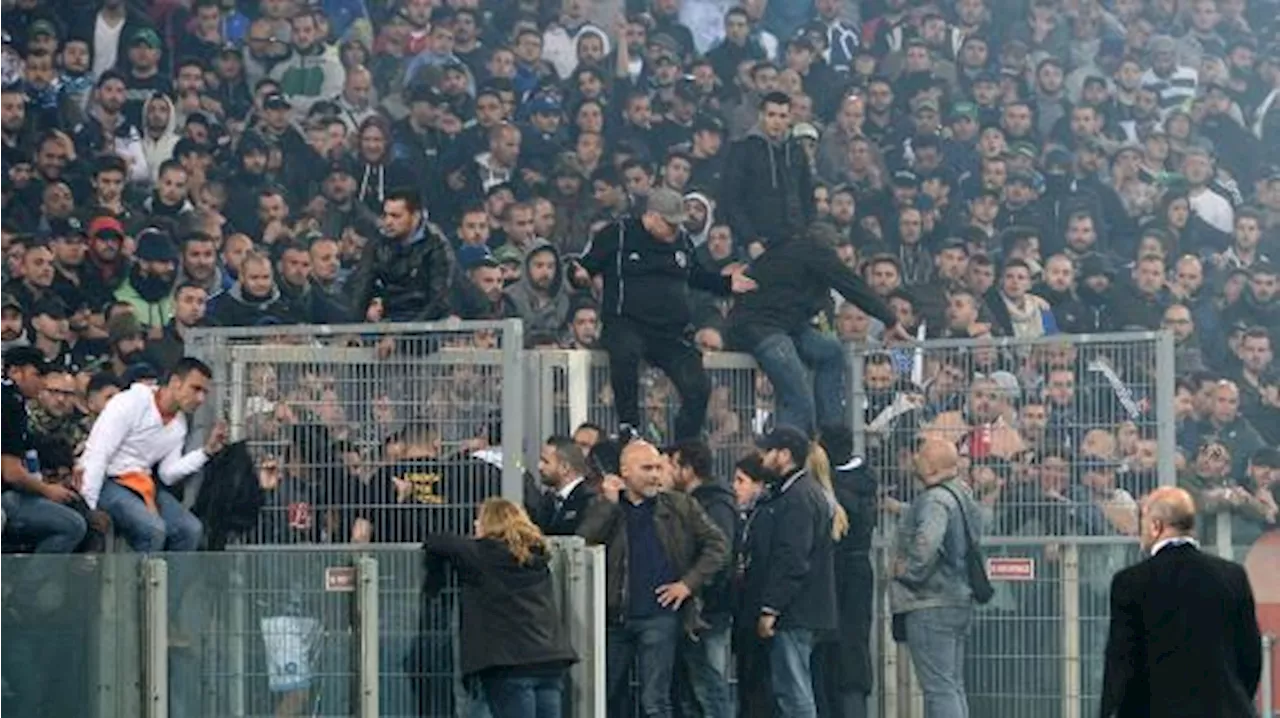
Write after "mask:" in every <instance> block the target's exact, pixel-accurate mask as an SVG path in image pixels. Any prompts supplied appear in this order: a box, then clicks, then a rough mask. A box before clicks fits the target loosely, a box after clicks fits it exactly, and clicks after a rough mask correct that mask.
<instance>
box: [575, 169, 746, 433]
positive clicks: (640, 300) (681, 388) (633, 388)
mask: <svg viewBox="0 0 1280 718" xmlns="http://www.w3.org/2000/svg"><path fill="white" fill-rule="evenodd" d="M684 220H685V211H684V198H682V197H681V196H680V195H679V194H678V193H676V192H674V191H672V190H669V189H666V188H660V189H655V190H653V191H652V192H651V193H649V199H648V203H647V205H646V207H645V211H644V213H643V214H641V215H640V216H639V217H623V218H622V219H620V220H618V221H617V222H614V223H612V224H609V225H607V226H606V227H604V228H603V229H601V230H600V231H599V232H597V233H596V235H595V237H593V238H592V240H591V242H590V243H589V244H588V245H587V247H586V250H585V251H584V252H583V253H582V256H581V257H580V258H578V259H577V260H576V264H575V266H574V267H573V271H572V273H571V275H570V276H571V278H572V280H573V283H574V284H575V285H577V286H579V287H583V286H587V285H588V284H590V278H591V277H592V276H600V277H602V279H603V281H604V291H603V296H602V298H601V303H602V305H603V309H604V311H603V312H602V316H603V319H604V333H603V335H602V337H601V344H603V345H604V348H605V350H606V351H607V352H608V353H609V374H610V379H611V382H612V384H613V396H614V402H615V404H616V406H617V407H618V421H619V422H620V423H621V424H623V425H624V427H627V428H634V427H637V426H639V425H640V401H639V382H640V362H641V360H644V361H647V362H649V363H650V364H653V365H654V366H657V367H658V368H660V369H662V371H663V372H665V373H666V375H667V377H668V378H670V379H671V383H672V384H674V385H675V387H676V390H677V391H678V392H680V413H679V414H678V415H676V419H675V438H676V439H677V440H684V439H696V438H698V435H699V433H700V432H701V431H702V423H703V420H704V419H705V418H706V414H707V400H708V399H709V398H710V395H711V382H710V380H709V379H708V378H707V374H706V372H705V371H704V370H703V368H702V355H701V354H700V353H699V352H698V350H697V348H696V347H695V346H694V344H693V342H692V341H691V340H690V337H689V321H690V312H689V300H688V296H687V295H688V289H689V288H690V287H692V288H694V289H701V290H703V291H708V292H712V293H715V294H720V295H728V294H730V293H738V294H742V293H745V292H750V291H753V290H754V289H755V286H756V285H755V282H754V281H753V280H752V279H751V278H750V277H747V276H746V275H745V274H743V273H742V270H741V269H734V270H732V271H730V272H729V273H728V274H727V275H724V274H713V273H711V272H707V271H706V270H704V269H702V267H701V266H700V265H699V264H698V263H697V262H696V261H695V260H694V258H693V246H692V244H691V243H690V241H689V238H688V236H687V235H686V234H685V232H684V229H683V226H684Z"/></svg>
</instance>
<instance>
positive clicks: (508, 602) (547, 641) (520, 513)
mask: <svg viewBox="0 0 1280 718" xmlns="http://www.w3.org/2000/svg"><path fill="white" fill-rule="evenodd" d="M423 548H424V551H425V553H426V568H427V578H426V586H425V587H424V592H425V593H426V595H427V596H428V597H434V596H435V594H436V593H438V592H439V591H440V589H442V588H443V587H444V583H445V581H444V578H445V570H444V568H445V565H446V564H447V565H451V566H453V567H454V569H456V570H457V574H458V583H459V585H460V588H461V599H460V601H459V602H458V603H459V606H460V607H461V614H462V618H461V643H462V652H461V669H462V674H463V676H465V677H468V678H471V677H476V678H479V679H480V683H481V685H482V686H483V687H484V692H485V698H486V700H487V702H488V704H489V710H490V712H491V713H492V715H493V717H494V718H561V701H562V698H563V693H564V676H565V671H566V669H567V668H568V666H569V665H571V664H572V663H574V662H575V661H576V660H577V657H576V656H575V655H574V653H573V649H572V648H571V647H570V646H569V642H568V639H567V637H566V636H565V635H564V632H563V629H562V628H561V625H562V621H561V620H560V615H559V612H558V610H557V608H556V602H555V595H554V591H553V587H552V583H551V570H550V568H549V566H548V559H549V556H550V551H549V548H548V546H547V540H546V538H545V537H544V536H543V535H542V532H541V531H540V530H538V527H537V526H536V525H534V523H533V522H532V521H531V520H530V519H529V516H528V514H526V513H525V511H524V509H523V508H521V507H520V506H519V505H517V504H515V503H512V502H511V501H508V500H506V499H502V498H491V499H488V500H486V501H485V502H484V504H482V505H481V506H480V512H479V515H478V516H477V518H476V521H475V536H474V538H471V537H464V536H456V535H450V534H438V535H435V536H431V537H429V538H428V539H427V541H426V544H425V545H424V547H423Z"/></svg>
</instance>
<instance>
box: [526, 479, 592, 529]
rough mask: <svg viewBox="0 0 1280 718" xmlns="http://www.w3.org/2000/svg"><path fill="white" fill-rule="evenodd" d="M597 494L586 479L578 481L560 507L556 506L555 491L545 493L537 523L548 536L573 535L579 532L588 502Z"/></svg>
mask: <svg viewBox="0 0 1280 718" xmlns="http://www.w3.org/2000/svg"><path fill="white" fill-rule="evenodd" d="M595 496H596V492H595V491H593V490H592V489H591V487H590V486H588V485H587V482H586V481H580V482H578V485H577V486H575V487H573V491H570V492H569V496H568V497H567V498H566V499H565V500H564V503H562V504H561V505H560V506H559V507H557V506H556V494H555V492H554V491H553V492H550V493H546V494H543V495H542V502H541V504H540V505H539V506H538V513H537V516H536V517H535V523H537V524H538V528H540V529H542V533H544V534H546V535H548V536H573V535H574V534H576V533H578V524H580V523H582V517H583V516H584V515H585V514H586V511H587V504H590V503H591V499H593V498H595Z"/></svg>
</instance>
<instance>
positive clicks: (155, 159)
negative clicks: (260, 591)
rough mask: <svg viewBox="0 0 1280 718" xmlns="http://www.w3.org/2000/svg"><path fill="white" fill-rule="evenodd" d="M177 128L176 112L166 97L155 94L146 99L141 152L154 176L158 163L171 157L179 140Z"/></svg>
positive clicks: (158, 166)
mask: <svg viewBox="0 0 1280 718" xmlns="http://www.w3.org/2000/svg"><path fill="white" fill-rule="evenodd" d="M177 126H178V112H177V109H176V108H175V107H174V106H173V101H172V100H170V99H169V96H168V95H165V94H163V93H160V92H157V93H154V94H152V95H151V96H150V97H149V98H147V100H146V103H145V104H144V105H143V107H142V151H143V153H145V154H146V156H147V165H148V166H149V167H150V168H151V171H152V172H153V173H154V174H155V175H158V174H159V168H160V163H162V162H164V161H165V160H167V159H170V158H172V157H173V149H174V147H175V146H176V145H177V144H178V139H179V136H178V131H177ZM153 179H154V176H153Z"/></svg>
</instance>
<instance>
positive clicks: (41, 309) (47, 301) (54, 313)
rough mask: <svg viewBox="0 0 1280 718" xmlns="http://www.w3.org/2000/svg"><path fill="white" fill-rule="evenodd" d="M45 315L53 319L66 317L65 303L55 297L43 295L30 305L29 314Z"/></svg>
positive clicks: (34, 315)
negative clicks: (42, 297)
mask: <svg viewBox="0 0 1280 718" xmlns="http://www.w3.org/2000/svg"><path fill="white" fill-rule="evenodd" d="M42 314H43V315H45V316H47V317H50V318H53V319H66V318H67V305H65V304H63V303H62V300H61V299H58V298H57V297H45V298H44V299H41V300H39V301H37V302H36V303H34V304H32V305H31V316H32V317H38V316H40V315H42Z"/></svg>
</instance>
